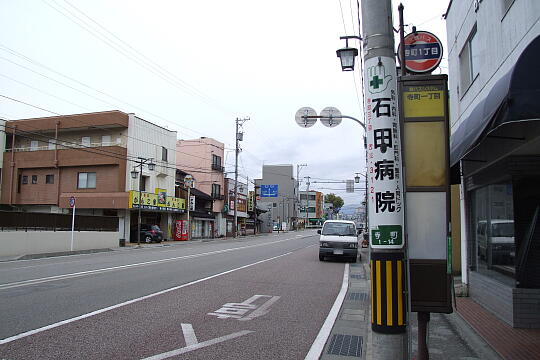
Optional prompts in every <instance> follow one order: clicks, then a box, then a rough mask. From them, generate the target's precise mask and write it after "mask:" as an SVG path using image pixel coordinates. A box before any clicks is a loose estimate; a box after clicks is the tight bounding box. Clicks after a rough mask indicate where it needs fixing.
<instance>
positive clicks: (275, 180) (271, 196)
mask: <svg viewBox="0 0 540 360" xmlns="http://www.w3.org/2000/svg"><path fill="white" fill-rule="evenodd" d="M293 171H294V168H293V165H263V169H262V179H256V180H255V186H257V187H258V191H259V192H258V194H259V197H258V199H259V200H258V204H259V205H258V206H259V208H261V209H264V210H267V212H266V213H265V214H262V215H261V216H260V217H259V219H260V220H261V221H262V223H261V232H269V231H272V229H274V228H275V229H276V230H277V229H278V228H279V229H280V230H288V229H292V228H295V227H296V226H297V223H298V220H297V217H298V211H297V209H298V200H297V193H296V180H295V178H294V175H293ZM270 219H271V223H270V221H269V220H270Z"/></svg>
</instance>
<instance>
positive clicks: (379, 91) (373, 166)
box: [364, 57, 405, 249]
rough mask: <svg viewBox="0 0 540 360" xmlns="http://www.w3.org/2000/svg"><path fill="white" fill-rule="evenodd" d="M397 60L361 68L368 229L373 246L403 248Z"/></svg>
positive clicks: (368, 63) (369, 61)
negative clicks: (365, 141) (366, 140)
mask: <svg viewBox="0 0 540 360" xmlns="http://www.w3.org/2000/svg"><path fill="white" fill-rule="evenodd" d="M396 77H397V75H396V63H395V59H393V58H391V57H374V58H371V59H367V60H366V62H365V67H364V88H365V94H366V104H365V117H366V128H367V138H368V145H367V146H368V164H367V166H368V194H369V230H370V242H371V247H372V248H374V249H401V248H403V245H404V241H403V219H404V216H403V215H404V214H403V212H404V210H405V209H404V206H403V194H404V191H403V180H402V163H401V138H400V125H399V114H398V103H397V102H398V96H397V79H396Z"/></svg>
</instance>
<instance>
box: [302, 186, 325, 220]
mask: <svg viewBox="0 0 540 360" xmlns="http://www.w3.org/2000/svg"><path fill="white" fill-rule="evenodd" d="M306 209H307V210H306ZM324 215H325V210H324V194H323V193H322V192H320V191H315V190H310V191H300V213H299V216H300V217H303V218H304V219H306V218H307V219H308V220H307V226H308V227H310V226H321V225H322V223H323V222H324V220H325V219H324Z"/></svg>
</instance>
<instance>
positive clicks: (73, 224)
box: [71, 205, 76, 251]
mask: <svg viewBox="0 0 540 360" xmlns="http://www.w3.org/2000/svg"><path fill="white" fill-rule="evenodd" d="M75 208H76V206H75V205H73V216H72V217H71V251H73V234H74V231H75Z"/></svg>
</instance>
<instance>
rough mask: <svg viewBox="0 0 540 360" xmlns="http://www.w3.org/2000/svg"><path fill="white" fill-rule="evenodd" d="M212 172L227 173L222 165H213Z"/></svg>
mask: <svg viewBox="0 0 540 360" xmlns="http://www.w3.org/2000/svg"><path fill="white" fill-rule="evenodd" d="M212 170H217V171H219V172H223V171H225V168H224V167H223V166H221V164H212Z"/></svg>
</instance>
